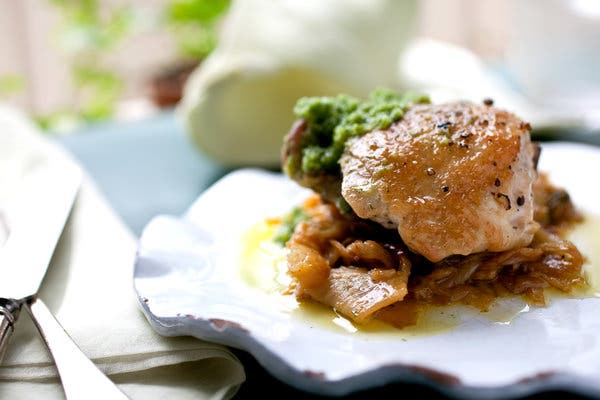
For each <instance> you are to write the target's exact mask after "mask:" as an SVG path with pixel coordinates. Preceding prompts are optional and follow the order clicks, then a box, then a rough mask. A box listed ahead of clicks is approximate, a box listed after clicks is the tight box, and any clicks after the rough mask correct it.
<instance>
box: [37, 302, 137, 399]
mask: <svg viewBox="0 0 600 400" xmlns="http://www.w3.org/2000/svg"><path fill="white" fill-rule="evenodd" d="M25 309H26V310H27V311H28V312H29V314H30V315H31V318H32V319H33V322H34V323H35V326H36V327H37V329H38V330H39V331H40V334H41V335H42V338H43V339H44V342H46V345H47V346H48V349H49V350H50V353H51V354H52V358H54V363H55V364H56V369H58V374H59V375H60V380H61V381H62V386H63V389H64V391H65V395H66V397H67V399H68V400H79V399H91V398H94V399H106V400H126V399H128V397H127V396H126V395H125V394H124V393H123V392H121V390H119V388H118V387H117V386H116V385H115V384H114V383H113V382H112V381H111V380H110V379H108V377H107V376H106V375H104V374H103V373H102V372H101V371H100V370H99V369H98V367H96V365H94V363H93V362H92V361H91V360H90V359H89V358H87V357H86V355H85V354H83V352H82V351H81V349H80V348H79V347H78V346H77V345H76V344H75V342H73V339H71V337H70V336H69V335H68V334H67V332H65V330H64V328H63V327H62V326H61V325H60V323H59V322H58V321H57V320H56V318H54V316H53V315H52V313H51V312H50V310H49V309H48V307H46V305H45V304H44V302H43V301H42V300H40V299H38V298H35V297H34V298H32V299H30V300H29V301H28V302H27V304H26V305H25Z"/></svg>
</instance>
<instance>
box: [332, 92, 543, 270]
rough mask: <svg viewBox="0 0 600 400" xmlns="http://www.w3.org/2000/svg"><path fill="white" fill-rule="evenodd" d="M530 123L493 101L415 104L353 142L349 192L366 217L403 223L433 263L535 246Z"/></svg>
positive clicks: (347, 164)
mask: <svg viewBox="0 0 600 400" xmlns="http://www.w3.org/2000/svg"><path fill="white" fill-rule="evenodd" d="M529 130H530V126H529V124H528V123H525V122H523V121H522V120H520V119H519V118H517V117H516V116H515V115H513V114H511V113H509V112H506V111H502V110H499V109H497V108H494V107H492V106H491V105H475V104H470V103H452V104H445V105H417V106H414V107H412V108H411V109H410V110H409V111H408V112H407V113H406V114H405V115H404V117H403V118H402V120H400V121H399V122H397V123H395V124H393V125H392V126H391V127H390V128H389V129H387V130H379V131H373V132H370V133H367V134H365V135H364V136H362V137H359V138H356V139H353V141H352V142H349V143H347V145H346V151H345V152H344V154H343V155H342V158H341V160H340V164H341V171H342V177H343V180H342V195H343V197H344V199H345V200H346V201H347V202H348V204H349V205H350V206H351V207H352V209H353V210H354V212H355V213H356V214H357V215H358V216H359V217H361V218H366V219H371V220H374V221H377V222H379V223H380V224H382V225H384V226H385V227H388V228H397V229H398V232H399V234H400V236H401V238H402V240H403V241H404V242H405V243H406V244H407V245H408V246H409V248H410V249H411V250H412V251H414V252H416V253H419V254H421V255H423V256H425V257H426V258H428V259H429V260H430V261H433V262H437V261H440V260H442V259H444V258H446V257H448V256H451V255H455V254H461V255H467V254H472V253H478V252H482V251H493V252H497V251H504V250H508V249H512V248H515V247H520V246H525V245H527V244H529V243H530V242H531V240H532V238H533V234H534V233H535V232H536V231H537V229H538V228H539V226H538V224H537V223H535V222H534V220H533V195H532V184H533V182H534V180H535V178H536V171H535V166H534V160H533V159H534V157H535V148H534V146H533V145H532V143H531V140H530V137H529Z"/></svg>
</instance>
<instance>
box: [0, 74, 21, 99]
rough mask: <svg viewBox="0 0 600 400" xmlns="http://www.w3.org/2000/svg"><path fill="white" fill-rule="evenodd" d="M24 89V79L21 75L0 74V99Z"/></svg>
mask: <svg viewBox="0 0 600 400" xmlns="http://www.w3.org/2000/svg"><path fill="white" fill-rule="evenodd" d="M24 89H25V79H23V77H22V76H21V75H17V74H7V75H0V99H6V98H9V97H11V96H14V95H15V94H18V93H21V92H22V91H23V90H24Z"/></svg>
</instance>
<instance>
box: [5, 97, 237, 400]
mask: <svg viewBox="0 0 600 400" xmlns="http://www.w3.org/2000/svg"><path fill="white" fill-rule="evenodd" d="M65 157H69V156H68V155H67V154H66V153H65V152H63V151H62V150H61V149H60V148H59V147H58V146H56V145H54V144H53V143H51V141H49V140H47V139H45V138H43V137H42V136H41V135H40V134H39V132H37V130H36V129H35V128H34V127H33V125H32V124H31V123H29V122H28V121H27V120H26V118H24V117H23V116H21V115H19V114H18V113H17V112H16V111H14V110H10V109H8V108H2V107H0V210H1V209H2V204H4V203H5V201H6V200H7V199H8V198H9V196H11V195H12V194H13V192H14V190H15V188H16V187H17V185H18V183H19V180H20V179H21V178H22V177H23V176H24V175H25V174H27V171H28V170H29V169H30V168H32V167H33V166H36V165H37V166H39V165H40V164H43V163H50V162H52V161H53V160H56V159H60V158H65ZM42 201H43V199H42ZM8 219H9V216H7V215H3V214H2V213H1V211H0V245H1V243H2V241H3V239H5V237H6V228H7V225H8V222H7V220H8ZM34 250H35V249H32V251H34ZM135 251H136V239H135V237H134V236H133V235H132V234H131V233H130V232H129V230H128V229H127V228H126V227H125V226H124V224H123V223H122V222H121V221H120V220H119V218H118V217H117V216H116V215H115V213H114V212H113V211H112V209H111V208H110V206H109V205H108V204H107V203H106V201H105V200H104V199H103V197H102V195H101V193H100V191H99V190H98V188H97V187H95V185H94V183H93V182H92V181H91V180H90V178H89V177H85V178H84V182H83V185H82V187H81V190H80V193H79V195H78V198H77V201H76V203H75V206H74V209H73V212H72V214H71V216H70V219H69V222H68V224H67V226H66V228H65V231H64V232H63V235H62V237H61V240H60V243H59V246H58V248H57V250H56V253H55V254H54V257H53V260H52V262H51V265H50V267H49V270H48V273H47V275H46V277H45V279H44V282H43V284H42V288H41V291H40V297H41V298H42V299H43V300H44V301H45V302H46V304H47V305H48V307H49V308H50V310H51V311H52V312H53V313H54V315H55V316H56V317H57V319H58V320H59V321H60V323H61V324H62V325H63V327H64V328H65V330H66V331H67V332H68V333H69V334H70V335H71V337H72V338H73V339H74V340H75V342H76V343H77V344H78V345H79V346H80V347H81V349H82V350H83V351H84V353H85V354H86V355H87V356H88V357H90V358H91V359H92V360H93V361H94V362H95V363H96V364H97V365H98V366H99V367H100V369H101V370H102V371H104V372H105V373H106V374H108V375H109V377H110V378H111V379H112V380H113V381H115V382H116V383H118V384H119V386H120V387H121V389H122V390H123V391H124V392H125V393H126V394H128V395H129V396H130V397H131V398H133V399H136V398H140V399H164V398H173V399H192V398H193V399H204V398H211V399H220V398H228V397H231V396H233V394H234V393H235V392H236V390H237V388H238V387H239V385H240V384H241V382H242V381H243V380H244V371H243V367H242V365H241V363H240V362H239V361H238V360H237V359H236V358H235V356H234V355H233V354H232V353H230V352H229V351H228V350H227V349H226V348H225V347H223V346H220V345H216V344H212V343H207V342H204V341H201V340H198V339H195V338H189V337H179V338H166V337H162V336H160V335H158V334H157V333H155V332H154V331H153V330H152V328H151V327H150V325H149V324H148V323H147V321H146V320H145V318H144V316H143V315H142V313H141V311H140V310H139V308H138V304H137V300H136V298H135V294H134V290H133V284H132V275H133V261H134V257H135ZM2 268H3V269H4V270H8V269H9V268H10V266H2ZM15 272H16V271H15ZM91 397H93V388H90V398H91ZM0 398H6V399H31V398H45V399H46V398H64V394H63V392H62V389H61V386H60V380H59V378H58V375H57V371H56V369H55V367H54V364H53V362H52V359H51V357H50V354H49V353H48V351H47V350H46V348H45V347H44V344H43V342H42V340H41V338H40V337H39V334H38V333H37V331H36V330H35V327H34V326H33V323H32V322H31V321H30V319H29V316H28V315H27V313H25V312H23V313H22V314H21V316H20V318H19V321H18V323H17V326H16V330H15V333H14V335H13V337H12V339H11V341H10V343H9V350H8V353H7V354H6V357H5V360H4V362H3V364H2V366H1V367H0Z"/></svg>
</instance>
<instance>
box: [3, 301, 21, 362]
mask: <svg viewBox="0 0 600 400" xmlns="http://www.w3.org/2000/svg"><path fill="white" fill-rule="evenodd" d="M20 310H21V305H20V304H19V303H18V302H16V301H14V300H10V299H0V363H1V362H2V360H3V359H4V355H5V354H6V349H7V348H8V340H9V339H10V337H11V336H12V333H13V332H14V330H15V323H16V322H17V318H19V311H20Z"/></svg>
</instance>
